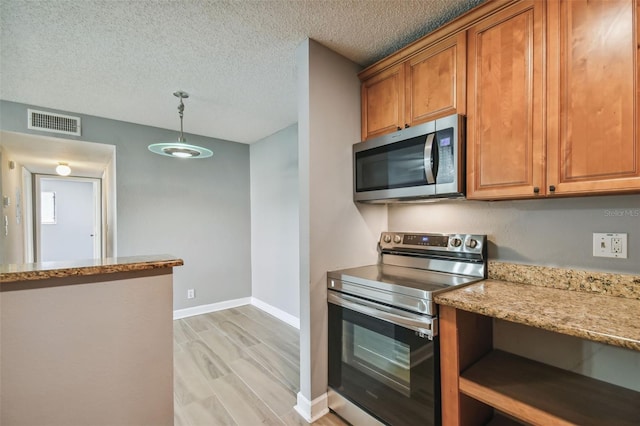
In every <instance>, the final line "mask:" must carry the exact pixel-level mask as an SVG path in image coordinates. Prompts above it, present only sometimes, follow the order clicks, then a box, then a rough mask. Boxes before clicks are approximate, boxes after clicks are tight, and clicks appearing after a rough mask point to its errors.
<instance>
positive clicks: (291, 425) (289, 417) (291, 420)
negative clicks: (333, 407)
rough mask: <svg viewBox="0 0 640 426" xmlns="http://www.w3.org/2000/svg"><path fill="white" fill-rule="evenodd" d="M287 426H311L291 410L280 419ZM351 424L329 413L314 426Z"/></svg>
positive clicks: (343, 425) (344, 425)
mask: <svg viewBox="0 0 640 426" xmlns="http://www.w3.org/2000/svg"><path fill="white" fill-rule="evenodd" d="M280 418H281V419H282V421H283V422H284V424H285V425H287V426H309V423H307V421H306V420H305V419H303V418H302V416H301V415H300V414H298V412H297V411H296V410H293V409H292V410H290V411H289V412H288V413H286V414H285V415H283V416H281V417H280ZM348 425H349V423H347V422H345V421H344V420H342V419H341V418H340V417H338V416H337V415H335V414H334V413H331V412H330V413H327V414H325V415H324V416H323V417H320V418H319V419H318V420H316V421H315V422H313V426H348Z"/></svg>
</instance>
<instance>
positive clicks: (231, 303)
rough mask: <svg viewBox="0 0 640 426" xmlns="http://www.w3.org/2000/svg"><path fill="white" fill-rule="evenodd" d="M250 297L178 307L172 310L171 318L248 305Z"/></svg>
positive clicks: (175, 318)
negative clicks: (183, 307)
mask: <svg viewBox="0 0 640 426" xmlns="http://www.w3.org/2000/svg"><path fill="white" fill-rule="evenodd" d="M250 304H251V297H241V298H240V299H233V300H225V301H224V302H218V303H210V304H208V305H199V306H192V307H191V308H185V309H178V310H175V311H173V319H174V320H177V319H180V318H187V317H192V316H194V315H202V314H208V313H209V312H216V311H222V310H224V309H231V308H237V307H238V306H243V305H250Z"/></svg>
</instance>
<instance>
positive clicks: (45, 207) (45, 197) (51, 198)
mask: <svg viewBox="0 0 640 426" xmlns="http://www.w3.org/2000/svg"><path fill="white" fill-rule="evenodd" d="M41 197H42V198H41V199H40V201H41V202H40V205H41V209H40V222H41V223H42V224H43V225H55V224H56V193H55V192H51V191H42V192H41Z"/></svg>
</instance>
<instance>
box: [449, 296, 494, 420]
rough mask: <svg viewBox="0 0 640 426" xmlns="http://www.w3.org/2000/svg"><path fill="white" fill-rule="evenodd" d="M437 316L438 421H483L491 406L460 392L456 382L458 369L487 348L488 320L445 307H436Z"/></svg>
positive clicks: (488, 342) (490, 335)
mask: <svg viewBox="0 0 640 426" xmlns="http://www.w3.org/2000/svg"><path fill="white" fill-rule="evenodd" d="M439 316H440V319H439V321H440V323H439V324H440V369H441V370H440V380H441V391H442V424H443V425H445V426H451V425H456V426H457V425H481V424H485V423H486V422H487V421H488V420H489V419H490V418H491V416H492V414H493V409H492V408H491V407H489V406H488V405H485V404H483V403H481V402H480V401H476V400H474V399H472V398H469V397H467V396H465V395H462V394H461V393H460V391H459V383H458V381H459V377H460V372H461V371H463V370H464V369H466V368H467V367H469V366H470V365H471V364H473V363H474V362H476V361H477V360H478V359H480V358H481V357H482V356H484V355H485V354H487V353H488V352H490V351H491V349H492V347H493V343H492V332H493V328H492V320H491V318H489V317H485V316H482V315H476V314H473V313H470V312H466V311H461V310H457V309H455V308H451V307H448V306H440V307H439Z"/></svg>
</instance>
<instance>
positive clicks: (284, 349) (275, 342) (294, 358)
mask: <svg viewBox="0 0 640 426" xmlns="http://www.w3.org/2000/svg"><path fill="white" fill-rule="evenodd" d="M264 343H265V344H266V345H267V346H269V347H270V348H271V349H273V350H274V351H276V352H277V353H278V354H280V355H281V356H283V357H284V358H285V359H287V360H288V361H289V362H291V363H292V364H295V365H297V366H299V365H300V346H299V344H298V342H291V341H288V340H283V339H278V338H277V337H276V338H272V337H267V338H265V339H264Z"/></svg>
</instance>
